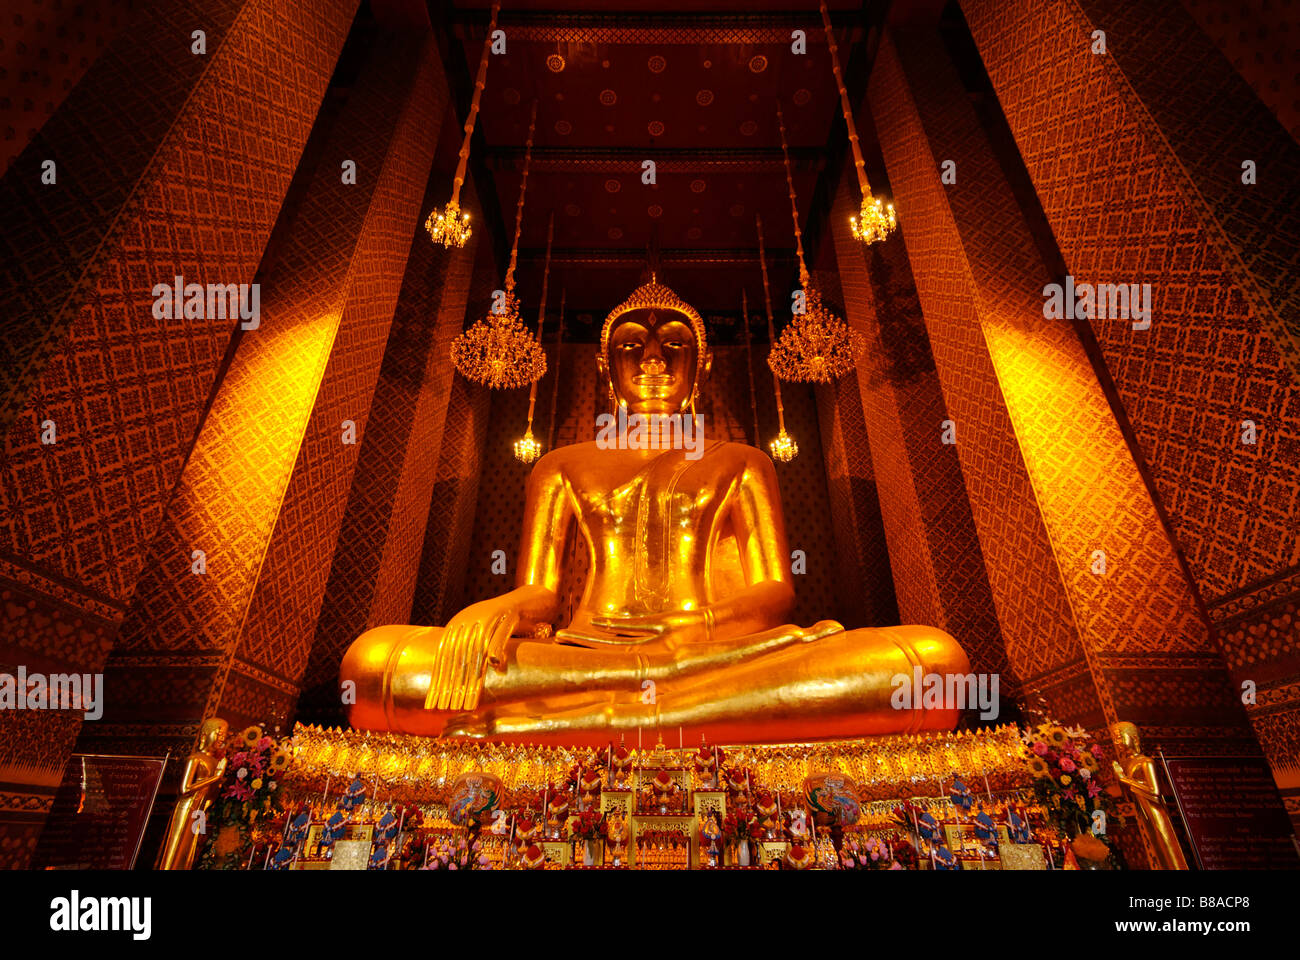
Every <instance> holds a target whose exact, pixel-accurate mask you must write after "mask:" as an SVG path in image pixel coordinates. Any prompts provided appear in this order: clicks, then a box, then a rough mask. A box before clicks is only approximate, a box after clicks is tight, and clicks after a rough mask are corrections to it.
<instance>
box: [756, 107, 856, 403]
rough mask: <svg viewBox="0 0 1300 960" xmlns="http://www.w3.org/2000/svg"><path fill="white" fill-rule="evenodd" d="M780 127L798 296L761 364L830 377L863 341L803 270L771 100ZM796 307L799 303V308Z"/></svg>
mask: <svg viewBox="0 0 1300 960" xmlns="http://www.w3.org/2000/svg"><path fill="white" fill-rule="evenodd" d="M776 116H777V123H778V124H779V125H780V128H781V153H782V155H783V156H784V157H785V180H786V184H787V185H788V186H789V188H790V217H791V219H792V220H793V221H794V240H795V249H796V251H797V252H798V255H799V284H800V286H801V287H802V288H803V289H802V290H801V291H800V292H801V293H802V295H803V296H802V297H800V298H798V299H796V301H795V312H794V319H793V320H791V322H790V323H789V324H788V325H787V326H786V328H785V329H784V330H782V331H781V336H780V337H778V338H777V340H776V342H775V343H773V344H772V349H771V351H770V352H769V353H768V357H767V364H768V366H769V367H771V368H772V372H773V373H774V374H776V375H777V376H778V377H780V378H781V379H782V380H791V381H795V382H805V383H831V382H833V381H835V380H838V379H839V378H840V377H842V376H844V374H846V373H848V372H849V371H850V370H852V369H853V368H854V366H855V365H856V364H857V362H858V356H859V355H861V353H862V351H863V350H864V349H866V341H865V340H863V338H862V336H861V335H860V334H858V333H857V332H856V331H854V330H852V329H850V327H849V325H848V324H846V323H845V322H844V321H843V320H841V319H840V318H839V317H837V316H836V315H835V314H834V313H832V312H831V311H830V309H829V308H828V307H827V306H826V305H825V304H824V303H823V302H822V295H821V291H820V290H818V289H817V288H816V286H815V285H814V284H813V282H812V278H811V277H810V276H809V275H808V267H807V265H806V264H805V263H804V256H803V233H802V231H800V229H799V205H798V199H797V197H796V196H795V192H794V177H792V176H791V174H790V150H789V147H788V146H787V145H786V140H785V117H784V116H783V115H782V113H781V105H780V104H779V103H778V104H777V106H776ZM800 308H802V309H800Z"/></svg>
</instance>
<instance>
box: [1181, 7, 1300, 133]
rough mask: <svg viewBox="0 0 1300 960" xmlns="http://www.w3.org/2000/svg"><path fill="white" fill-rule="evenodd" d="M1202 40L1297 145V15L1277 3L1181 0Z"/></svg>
mask: <svg viewBox="0 0 1300 960" xmlns="http://www.w3.org/2000/svg"><path fill="white" fill-rule="evenodd" d="M1182 4H1183V6H1184V7H1186V8H1187V12H1188V13H1190V14H1191V15H1192V17H1193V18H1195V20H1196V22H1197V24H1198V25H1199V26H1200V28H1201V29H1202V30H1204V31H1205V34H1206V36H1208V37H1209V38H1210V39H1211V40H1213V41H1214V45H1215V46H1217V47H1218V48H1219V50H1220V51H1222V53H1223V55H1224V56H1225V57H1227V58H1228V62H1229V63H1231V64H1232V65H1233V67H1235V68H1236V69H1237V71H1238V72H1239V73H1240V74H1241V75H1242V76H1243V77H1245V78H1246V82H1247V83H1249V84H1250V86H1251V89H1253V90H1254V91H1255V94H1256V96H1258V97H1259V99H1260V100H1262V101H1263V102H1264V103H1265V105H1267V106H1268V108H1269V109H1270V110H1272V111H1273V113H1275V114H1276V115H1277V118H1278V120H1279V121H1280V122H1281V124H1282V126H1284V127H1286V128H1287V130H1289V131H1290V132H1291V137H1292V138H1293V139H1296V140H1300V85H1297V84H1296V81H1295V63H1296V59H1295V57H1296V39H1295V38H1296V31H1297V30H1300V10H1297V9H1296V7H1295V4H1294V3H1279V2H1277V0H1182Z"/></svg>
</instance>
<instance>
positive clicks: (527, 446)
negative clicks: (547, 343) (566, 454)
mask: <svg viewBox="0 0 1300 960" xmlns="http://www.w3.org/2000/svg"><path fill="white" fill-rule="evenodd" d="M554 238H555V211H551V217H550V219H549V220H548V221H547V222H546V262H545V264H544V265H543V266H542V299H541V303H539V304H538V306H537V343H538V346H539V347H540V346H541V342H542V324H543V323H545V322H546V291H547V286H548V285H549V284H550V281H551V241H552V240H553V239H554ZM556 349H557V351H558V349H559V348H558V347H557V348H556ZM536 407H537V381H536V380H534V381H533V385H532V386H531V387H529V389H528V428H527V429H526V430H525V431H524V435H523V436H522V437H520V438H519V439H518V440H516V441H515V459H516V460H518V461H520V462H521V463H532V462H533V461H534V460H536V459H537V458H538V457H540V456H541V455H542V445H541V444H540V443H538V442H537V438H536V437H534V436H533V410H534V409H536Z"/></svg>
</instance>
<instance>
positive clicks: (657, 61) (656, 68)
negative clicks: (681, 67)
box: [645, 53, 668, 73]
mask: <svg viewBox="0 0 1300 960" xmlns="http://www.w3.org/2000/svg"><path fill="white" fill-rule="evenodd" d="M645 65H646V66H647V67H649V68H650V72H651V73H663V72H664V70H666V69H667V68H668V61H667V60H665V59H664V58H663V57H661V56H659V54H657V53H656V54H655V55H654V56H653V57H651V58H650V59H649V60H647V61H646V62H645Z"/></svg>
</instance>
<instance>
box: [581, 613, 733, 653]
mask: <svg viewBox="0 0 1300 960" xmlns="http://www.w3.org/2000/svg"><path fill="white" fill-rule="evenodd" d="M591 623H592V625H593V626H596V627H600V628H602V629H604V630H612V631H614V632H615V633H626V634H631V635H634V636H635V635H638V634H642V635H644V639H645V640H660V641H662V642H664V643H666V644H668V645H669V646H677V645H678V644H682V643H699V642H703V641H707V640H710V639H712V635H713V614H712V611H710V610H709V608H708V607H704V608H701V609H697V610H675V611H673V612H672V613H654V614H647V615H645V616H639V617H592V618H591Z"/></svg>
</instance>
